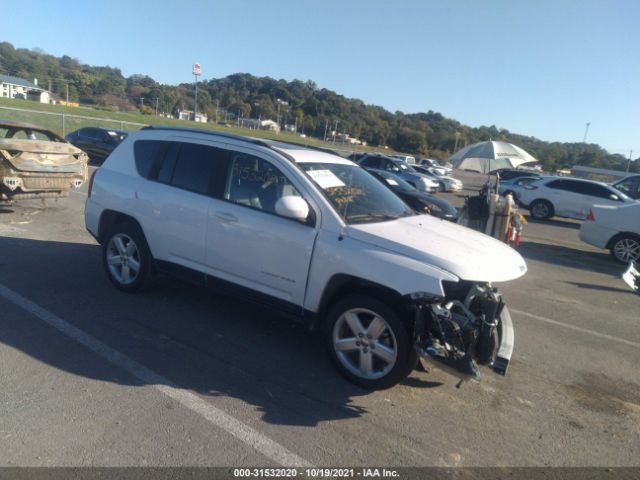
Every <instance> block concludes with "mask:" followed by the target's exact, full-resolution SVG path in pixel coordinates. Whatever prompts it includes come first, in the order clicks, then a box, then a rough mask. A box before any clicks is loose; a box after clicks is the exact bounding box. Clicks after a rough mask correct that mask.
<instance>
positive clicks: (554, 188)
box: [518, 177, 633, 220]
mask: <svg viewBox="0 0 640 480" xmlns="http://www.w3.org/2000/svg"><path fill="white" fill-rule="evenodd" d="M518 201H519V202H520V203H521V204H522V205H524V207H525V208H528V209H529V212H531V216H532V217H533V218H536V219H538V220H544V219H547V218H551V217H553V216H558V217H568V218H577V219H579V220H584V219H585V218H587V215H588V214H589V209H590V208H591V207H592V206H593V205H594V204H597V205H614V206H615V205H622V204H624V203H630V202H633V200H631V199H630V198H629V197H627V196H626V195H625V194H624V193H622V192H619V191H618V190H616V189H615V188H613V187H612V186H610V185H607V184H606V183H601V182H594V181H592V180H582V179H578V178H565V177H547V178H542V179H540V180H538V181H536V182H533V183H530V184H529V185H525V186H524V188H522V189H521V190H520V192H519V195H518Z"/></svg>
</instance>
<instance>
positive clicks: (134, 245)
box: [85, 127, 527, 389]
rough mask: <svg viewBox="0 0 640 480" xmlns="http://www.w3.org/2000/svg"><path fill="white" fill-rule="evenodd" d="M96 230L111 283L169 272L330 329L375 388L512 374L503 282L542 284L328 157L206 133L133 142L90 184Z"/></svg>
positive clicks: (342, 364)
mask: <svg viewBox="0 0 640 480" xmlns="http://www.w3.org/2000/svg"><path fill="white" fill-rule="evenodd" d="M89 184H90V185H89V191H88V196H87V201H86V204H85V225H86V227H87V230H88V231H89V232H90V233H91V234H92V235H93V236H94V237H95V238H96V239H97V240H98V242H99V243H100V244H101V245H102V260H103V265H104V269H105V273H106V275H107V278H108V279H109V280H110V281H111V283H112V284H113V285H114V286H115V287H116V288H118V289H120V290H122V291H124V292H127V293H134V292H137V291H141V290H143V289H144V288H145V287H147V286H149V285H150V284H151V283H152V282H151V280H152V278H153V276H154V275H155V274H156V273H157V272H164V273H169V274H172V275H177V276H179V277H181V278H183V279H185V280H189V281H192V282H194V283H196V284H201V285H204V286H207V287H209V288H212V289H213V290H217V291H219V292H222V293H224V294H230V295H236V296H239V297H240V298H241V299H242V300H243V301H251V302H256V303H261V304H263V305H266V306H268V307H270V308H274V309H277V310H279V311H281V312H282V313H283V314H284V315H286V316H288V317H293V318H296V319H298V320H300V321H302V322H305V323H307V324H308V326H309V327H310V328H312V329H317V330H318V331H319V332H322V333H323V335H324V337H325V341H326V344H327V347H328V349H329V352H330V354H331V356H332V358H333V360H334V361H335V364H336V366H337V367H338V369H339V371H340V372H341V373H342V374H343V375H344V376H345V377H347V378H348V379H349V380H351V381H352V382H354V383H356V384H358V385H360V386H362V387H364V388H368V389H379V388H388V387H391V386H393V385H395V384H397V383H398V382H400V381H402V380H403V379H404V378H405V377H406V376H407V375H408V374H409V373H410V372H411V371H412V370H413V369H414V368H415V367H416V366H417V365H418V359H419V357H422V358H424V359H425V360H426V361H429V362H430V363H431V364H433V365H435V366H437V367H439V368H442V369H443V370H445V371H447V372H450V373H452V374H453V375H454V376H455V377H457V378H459V379H460V380H478V379H479V378H480V370H479V367H480V366H486V367H489V368H491V369H492V370H494V371H495V372H497V373H498V374H503V375H504V374H505V373H506V371H507V367H508V364H509V360H510V359H511V355H512V352H513V345H514V330H513V325H512V322H511V317H510V315H509V310H508V308H507V307H506V306H505V302H504V299H503V297H502V295H501V294H500V292H499V291H498V290H497V289H496V287H495V285H494V284H493V282H496V283H499V282H507V281H509V280H513V279H516V278H518V277H521V276H522V275H524V274H525V272H526V271H527V267H526V264H525V262H524V260H523V258H522V257H521V256H520V255H519V254H518V252H516V251H515V250H513V249H512V248H510V247H508V246H507V245H505V244H503V243H501V242H499V241H498V240H495V239H493V238H491V237H489V236H487V235H484V234H482V233H479V232H476V231H473V230H471V229H469V228H466V227H462V226H460V225H456V224H454V223H451V222H446V221H443V220H441V219H439V218H435V217H433V216H431V215H420V214H418V213H416V212H415V211H413V210H412V209H411V208H409V206H408V205H406V204H405V203H404V202H403V201H402V200H401V199H400V198H399V197H398V196H396V195H395V194H394V193H393V192H392V191H391V190H390V189H389V188H387V187H386V186H385V185H384V184H383V183H382V182H380V181H378V180H377V179H376V178H374V177H373V176H372V175H370V174H369V173H367V172H366V171H365V170H364V169H363V168H361V167H360V166H358V165H356V164H355V163H353V162H351V161H349V160H345V159H343V158H342V157H338V156H336V155H333V154H329V153H327V152H326V151H321V150H314V149H310V148H305V147H301V146H299V145H292V144H287V143H282V142H268V141H264V140H258V139H251V138H245V137H237V136H233V135H228V134H222V133H216V132H208V131H204V130H197V129H178V128H170V127H147V128H144V129H142V130H141V131H139V132H132V133H131V134H129V136H127V138H126V139H125V140H124V141H123V142H122V143H121V144H120V145H119V146H118V147H117V148H116V149H115V150H114V151H113V153H112V154H111V155H109V157H108V158H107V160H106V161H105V162H104V164H103V165H102V167H101V168H99V169H97V170H96V171H95V172H94V173H93V180H92V181H91V182H89Z"/></svg>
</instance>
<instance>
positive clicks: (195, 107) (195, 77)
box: [191, 63, 201, 122]
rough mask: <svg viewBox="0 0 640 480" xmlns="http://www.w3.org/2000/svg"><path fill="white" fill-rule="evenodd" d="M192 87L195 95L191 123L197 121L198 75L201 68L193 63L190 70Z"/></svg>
mask: <svg viewBox="0 0 640 480" xmlns="http://www.w3.org/2000/svg"><path fill="white" fill-rule="evenodd" d="M191 71H192V73H193V78H194V82H193V83H194V85H195V95H194V102H193V103H194V105H193V121H194V122H195V121H197V120H196V117H197V115H198V75H200V72H201V67H200V64H199V63H194V64H193V68H192V70H191Z"/></svg>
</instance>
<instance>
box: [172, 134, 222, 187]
mask: <svg viewBox="0 0 640 480" xmlns="http://www.w3.org/2000/svg"><path fill="white" fill-rule="evenodd" d="M216 151H217V149H214V148H210V147H206V146H204V145H197V144H193V143H183V144H182V147H181V148H180V152H179V154H178V159H177V162H176V166H175V168H174V170H173V177H172V179H171V185H173V186H174V187H178V188H184V189H185V190H191V191H192V192H196V193H202V194H207V193H209V182H210V180H211V173H212V172H213V166H214V163H215V157H216Z"/></svg>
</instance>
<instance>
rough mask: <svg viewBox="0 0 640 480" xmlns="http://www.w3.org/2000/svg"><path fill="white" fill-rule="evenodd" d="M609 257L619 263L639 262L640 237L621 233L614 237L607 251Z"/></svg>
mask: <svg viewBox="0 0 640 480" xmlns="http://www.w3.org/2000/svg"><path fill="white" fill-rule="evenodd" d="M609 251H610V252H611V256H612V257H613V258H614V259H616V260H617V261H618V262H620V263H624V264H628V263H629V262H630V261H631V260H633V261H635V262H638V261H640V237H639V236H637V235H633V234H632V233H623V234H621V235H618V236H617V237H614V239H613V240H612V241H611V248H610V249H609Z"/></svg>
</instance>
